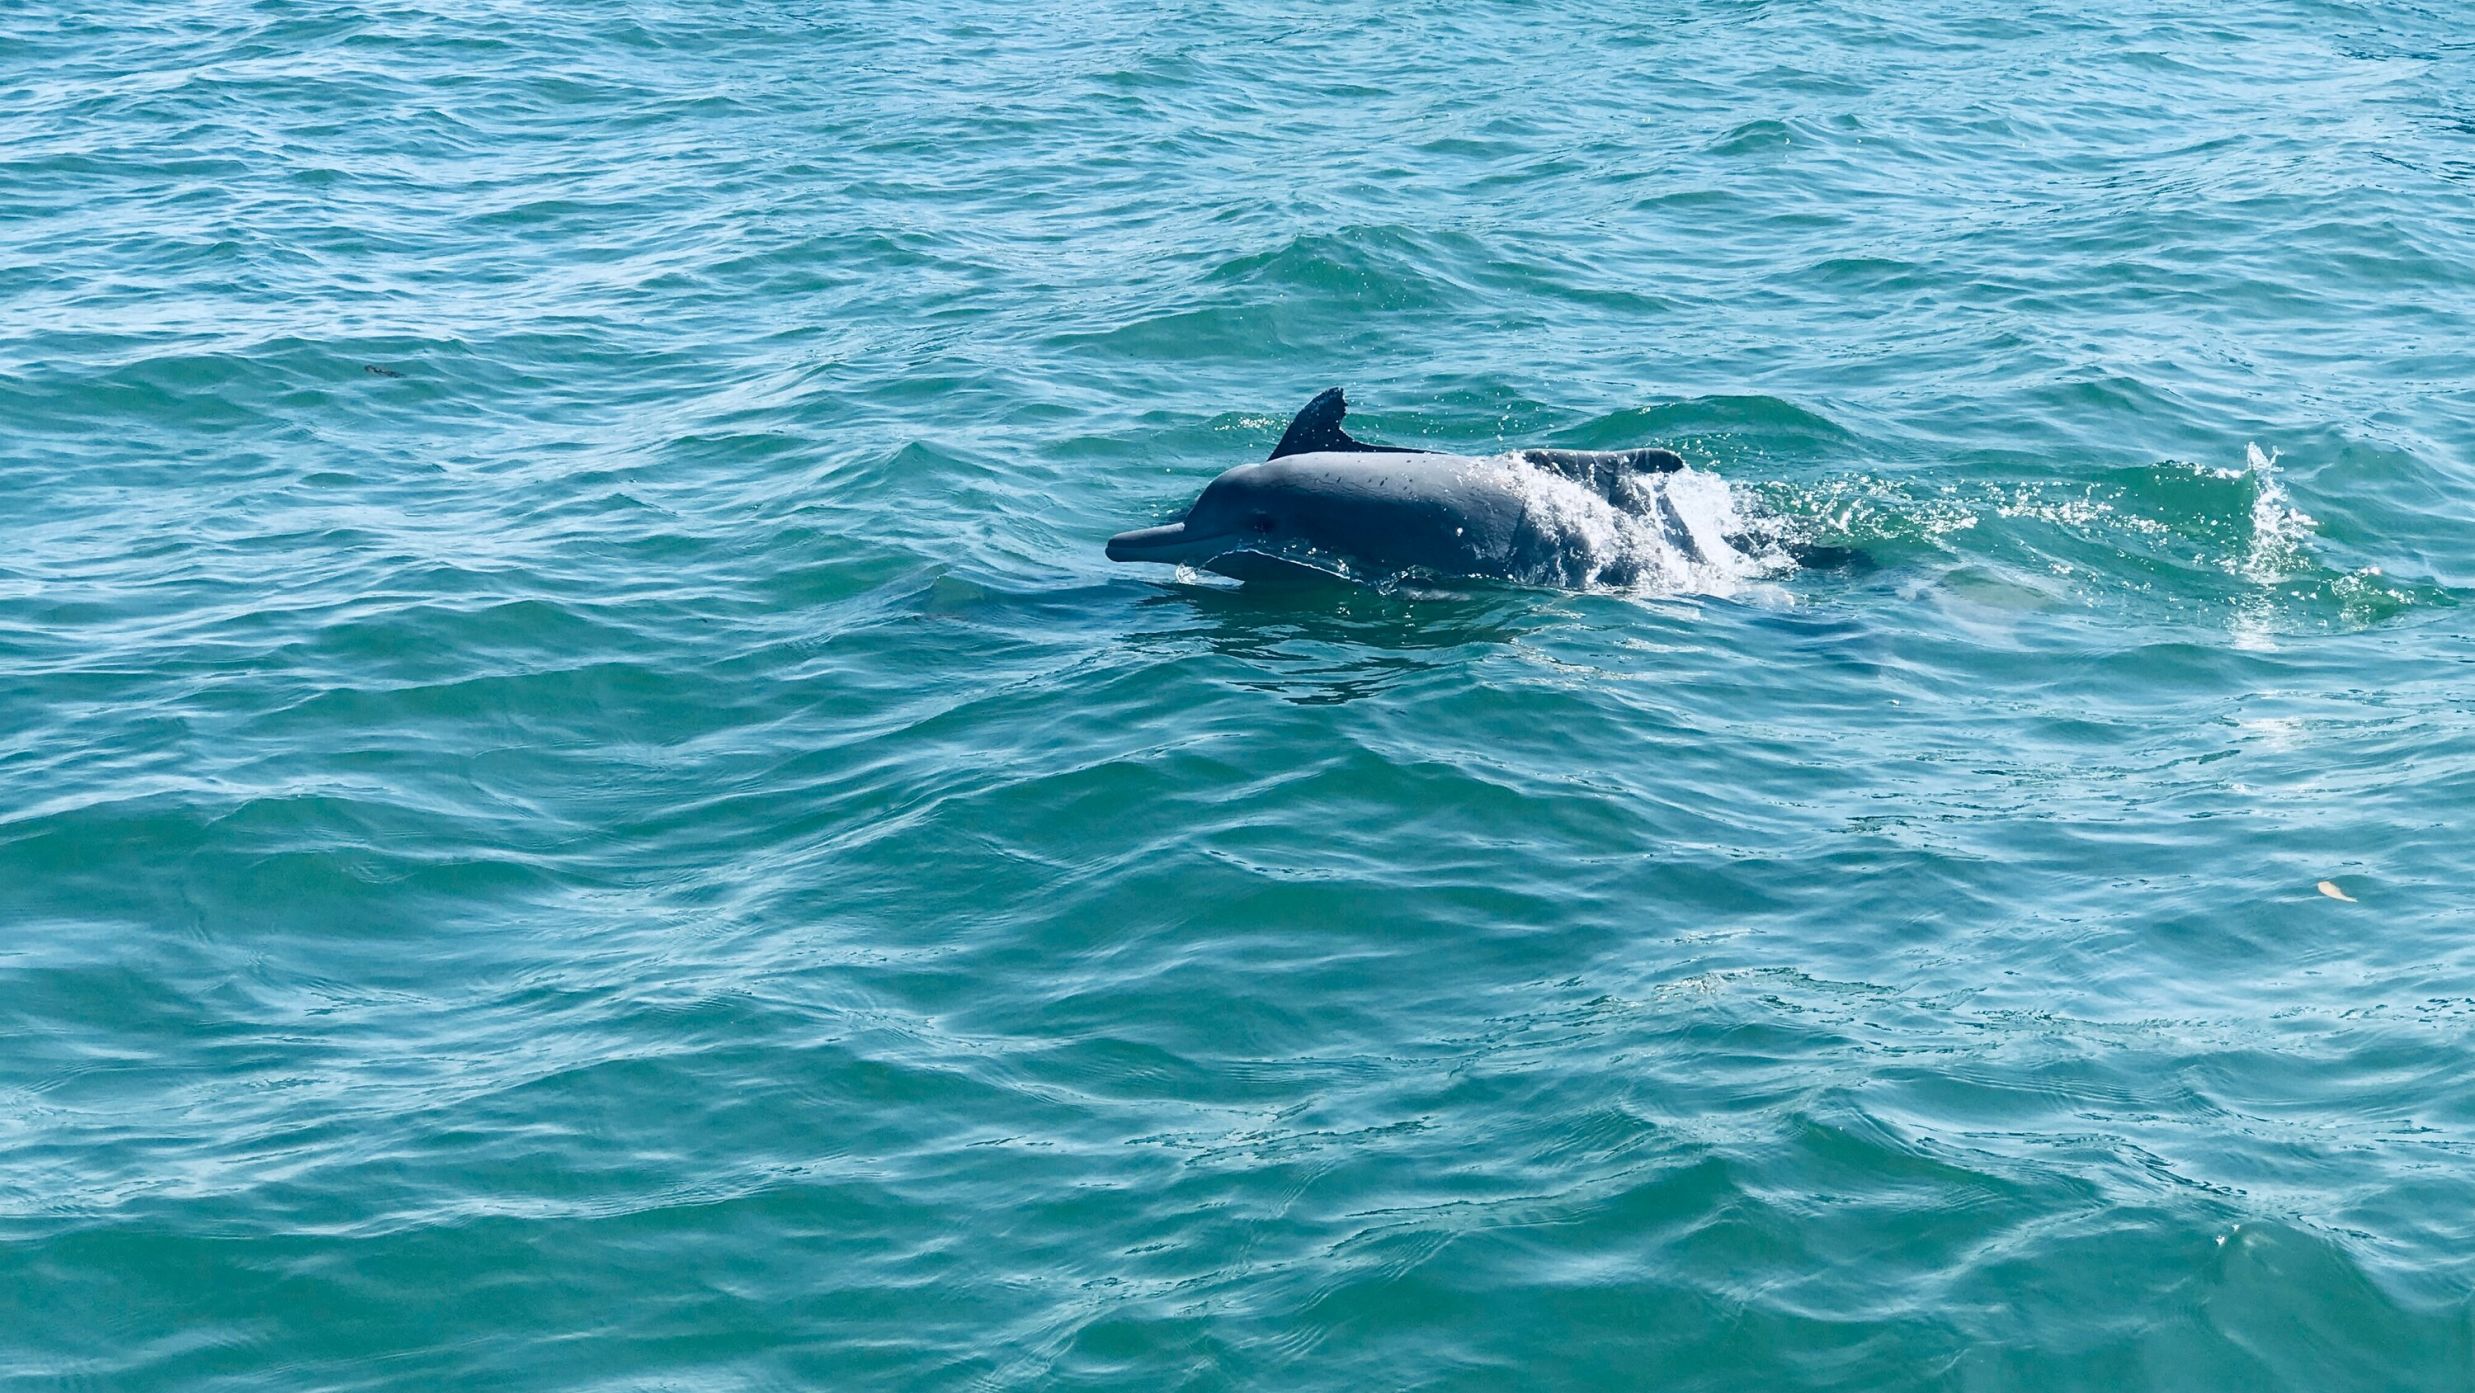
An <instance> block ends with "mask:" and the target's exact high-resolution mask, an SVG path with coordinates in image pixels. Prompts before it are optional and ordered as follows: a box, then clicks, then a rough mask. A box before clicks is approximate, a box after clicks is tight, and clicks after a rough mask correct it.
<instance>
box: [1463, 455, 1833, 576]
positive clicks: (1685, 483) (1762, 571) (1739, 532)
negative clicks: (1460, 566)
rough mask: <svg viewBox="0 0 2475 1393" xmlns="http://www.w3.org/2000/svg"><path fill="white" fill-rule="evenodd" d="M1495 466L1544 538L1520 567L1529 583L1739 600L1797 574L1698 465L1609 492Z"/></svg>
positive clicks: (1525, 551)
mask: <svg viewBox="0 0 2475 1393" xmlns="http://www.w3.org/2000/svg"><path fill="white" fill-rule="evenodd" d="M1487 463H1488V464H1489V465H1490V466H1494V467H1506V466H1509V467H1510V468H1512V469H1513V470H1514V471H1515V477H1516V483H1517V486H1518V487H1519V489H1520V491H1521V494H1522V501H1523V503H1524V505H1525V508H1524V511H1525V512H1526V514H1527V522H1528V524H1529V528H1530V530H1531V531H1532V532H1533V533H1534V536H1532V537H1530V538H1528V539H1526V541H1527V542H1528V545H1526V546H1524V547H1523V548H1522V554H1521V555H1520V556H1518V557H1517V558H1515V565H1516V568H1517V569H1519V570H1521V571H1522V572H1524V574H1523V575H1521V577H1520V578H1521V579H1523V580H1527V581H1531V582H1533V583H1537V584H1547V585H1558V586H1562V587H1565V588H1567V589H1573V590H1619V591H1625V592H1628V593H1633V594H1648V595H1731V594H1735V593H1737V592H1738V591H1740V590H1742V589H1743V588H1744V587H1745V586H1746V585H1747V584H1749V583H1752V582H1755V581H1758V580H1761V579H1763V578H1765V577H1769V576H1774V575H1777V574H1779V573H1781V572H1782V571H1785V570H1789V569H1792V567H1793V564H1794V563H1793V562H1791V561H1790V560H1789V559H1788V558H1787V556H1786V554H1785V553H1784V552H1782V551H1780V550H1778V549H1777V548H1776V547H1775V546H1771V545H1767V544H1766V543H1764V542H1761V541H1759V540H1756V539H1755V538H1754V537H1753V536H1752V535H1750V534H1751V529H1750V528H1749V527H1748V525H1747V519H1746V517H1745V516H1744V511H1743V509H1742V508H1741V507H1740V505H1739V502H1738V499H1737V496H1736V494H1735V492H1734V491H1733V490H1732V489H1730V488H1729V487H1728V484H1727V481H1726V480H1725V479H1722V478H1720V477H1719V476H1718V475H1716V474H1706V473H1703V472H1702V471H1700V470H1697V469H1694V468H1693V467H1691V466H1690V465H1687V466H1686V467H1685V468H1683V469H1680V470H1677V471H1675V472H1674V473H1671V474H1633V475H1627V476H1625V477H1623V478H1621V479H1619V480H1617V481H1616V482H1615V483H1614V484H1613V485H1611V486H1610V487H1609V489H1608V491H1607V492H1606V493H1601V492H1600V491H1599V490H1597V489H1595V488H1593V487H1591V486H1590V485H1587V484H1584V483H1580V482H1577V481H1575V480H1573V479H1569V478H1566V477H1565V476H1563V475H1561V474H1557V473H1555V472H1553V471H1551V470H1546V469H1541V468H1539V467H1537V466H1535V465H1532V464H1530V463H1528V462H1527V461H1525V460H1523V459H1521V458H1520V457H1519V456H1518V455H1506V456H1499V457H1497V458H1496V459H1494V460H1490V461H1487Z"/></svg>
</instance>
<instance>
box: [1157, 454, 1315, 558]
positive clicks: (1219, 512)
mask: <svg viewBox="0 0 2475 1393" xmlns="http://www.w3.org/2000/svg"><path fill="white" fill-rule="evenodd" d="M1287 463H1288V461H1286V460H1273V461H1269V462H1267V463H1264V464H1242V465H1239V466H1238V467H1237V468H1235V469H1232V470H1230V471H1229V472H1228V473H1226V474H1223V475H1221V476H1220V477H1219V478H1217V479H1214V480H1213V481H1212V482H1211V483H1210V484H1209V485H1208V486H1206V487H1205V488H1204V490H1203V494H1202V496H1201V497H1199V498H1197V499H1195V501H1194V506H1193V507H1191V508H1188V509H1187V510H1186V516H1185V517H1184V518H1183V519H1182V520H1180V521H1177V522H1172V523H1169V524H1168V525H1166V526H1163V527H1145V528H1140V529H1137V530H1136V531H1133V532H1120V533H1118V534H1117V535H1116V536H1114V537H1111V538H1109V559H1110V560H1111V561H1158V562H1165V563H1167V564H1169V565H1173V566H1205V565H1209V564H1210V563H1211V561H1212V560H1213V558H1215V557H1220V556H1226V555H1228V554H1229V553H1231V552H1240V551H1252V552H1261V553H1264V554H1267V555H1272V554H1278V553H1280V552H1284V551H1288V550H1291V549H1293V548H1295V547H1297V546H1299V545H1301V544H1303V545H1308V546H1311V545H1313V543H1314V539H1313V537H1312V536H1311V535H1309V529H1308V526H1307V523H1308V521H1309V519H1308V518H1306V517H1305V516H1303V515H1302V511H1301V509H1300V508H1299V507H1298V503H1299V499H1298V495H1297V490H1296V488H1295V486H1294V485H1295V481H1294V480H1292V479H1291V478H1290V477H1289V475H1290V474H1291V473H1292V472H1293V471H1291V470H1289V469H1285V468H1283V467H1282V466H1283V465H1285V464H1287Z"/></svg>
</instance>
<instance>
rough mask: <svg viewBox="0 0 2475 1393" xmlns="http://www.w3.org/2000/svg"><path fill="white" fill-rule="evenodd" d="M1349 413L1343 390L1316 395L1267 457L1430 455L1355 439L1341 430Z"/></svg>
mask: <svg viewBox="0 0 2475 1393" xmlns="http://www.w3.org/2000/svg"><path fill="white" fill-rule="evenodd" d="M1348 414H1349V402H1348V401H1347V400H1346V399H1344V398H1343V397H1342V396H1341V389H1340V388H1338V387H1327V388H1325V389H1324V390H1323V391H1321V392H1318V393H1316V394H1315V399H1314V400H1313V401H1310V402H1308V403H1307V404H1306V409H1305V410H1304V411H1301V412H1299V413H1298V415H1297V419H1296V420H1293V421H1291V422H1290V423H1289V429H1288V430H1287V431H1286V432H1284V433H1283V434H1282V435H1281V438H1280V443H1279V444H1278V445H1275V446H1273V447H1272V453H1271V454H1270V455H1268V456H1266V458H1268V459H1279V458H1280V457H1281V456H1283V455H1312V454H1317V453H1321V452H1325V451H1342V452H1351V451H1354V452H1357V453H1361V454H1385V455H1422V454H1425V453H1427V452H1426V451H1424V450H1409V449H1404V448H1402V447H1401V446H1398V445H1369V444H1367V443H1366V442H1365V441H1363V440H1352V439H1350V438H1349V432H1347V431H1345V430H1342V429H1341V418H1342V417H1343V416H1346V415H1348Z"/></svg>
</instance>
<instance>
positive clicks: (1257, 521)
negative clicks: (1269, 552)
mask: <svg viewBox="0 0 2475 1393" xmlns="http://www.w3.org/2000/svg"><path fill="white" fill-rule="evenodd" d="M1246 525H1247V526H1248V527H1251V528H1253V529H1255V535H1257V536H1266V535H1269V534H1270V532H1271V531H1272V515H1271V514H1270V513H1257V514H1255V515H1254V516H1253V517H1251V518H1248V519H1247V520H1246Z"/></svg>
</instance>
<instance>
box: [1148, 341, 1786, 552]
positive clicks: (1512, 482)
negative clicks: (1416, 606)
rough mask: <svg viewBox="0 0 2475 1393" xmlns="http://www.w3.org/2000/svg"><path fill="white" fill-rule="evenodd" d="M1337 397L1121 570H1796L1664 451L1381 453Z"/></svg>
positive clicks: (1729, 502) (1708, 480)
mask: <svg viewBox="0 0 2475 1393" xmlns="http://www.w3.org/2000/svg"><path fill="white" fill-rule="evenodd" d="M1347 411H1348V403H1347V402H1346V401H1345V400H1344V399H1343V397H1342V395H1341V389H1340V388H1338V387H1334V388H1331V389H1330V390H1328V391H1325V392H1323V393H1322V394H1321V395H1319V396H1317V397H1316V398H1315V399H1314V400H1313V401H1311V402H1308V403H1307V404H1306V409H1305V410H1303V411H1300V412H1299V413H1298V415H1297V419H1296V420H1294V421H1292V422H1290V424H1289V429H1288V431H1287V432H1286V433H1284V434H1283V435H1282V436H1281V441H1280V444H1279V445H1278V446H1276V447H1274V448H1273V451H1272V455H1271V458H1269V459H1268V460H1266V461H1264V462H1263V463H1260V464H1243V465H1239V466H1238V467H1236V468H1235V469H1231V470H1229V471H1228V472H1227V473H1225V474H1222V475H1221V476H1220V477H1219V478H1217V479H1214V480H1213V481H1212V482H1211V483H1210V484H1209V485H1208V486H1206V487H1205V488H1204V490H1203V493H1202V495H1201V496H1200V497H1198V498H1196V499H1195V502H1194V505H1193V506H1192V507H1190V508H1189V509H1187V511H1186V515H1185V517H1184V518H1183V519H1181V520H1179V521H1177V522H1172V523H1169V524H1167V525H1165V526H1161V527H1147V528H1143V529H1140V530H1138V531H1134V532H1124V533H1120V534H1118V535H1117V536H1115V537H1112V538H1110V539H1109V545H1108V554H1109V559H1110V560H1112V561H1154V562H1163V563H1167V564H1171V565H1178V566H1193V567H1198V568H1200V569H1203V570H1208V571H1217V572H1219V573H1221V574H1223V575H1230V576H1235V577H1237V578H1239V579H1241V580H1246V579H1258V578H1262V577H1265V576H1267V575H1271V574H1278V573H1283V572H1294V571H1296V570H1297V569H1298V568H1305V569H1308V570H1312V571H1319V572H1323V573H1326V574H1329V575H1336V576H1342V577H1346V578H1349V579H1354V580H1363V581H1369V582H1372V583H1377V584H1382V583H1388V582H1391V581H1396V580H1400V579H1405V578H1411V577H1432V578H1438V579H1447V578H1461V577H1473V578H1474V577H1490V578H1496V579H1503V580H1513V581H1520V582H1524V583H1528V584H1533V585H1552V586H1559V587H1562V588H1566V589H1574V590H1581V589H1594V588H1613V589H1629V590H1657V591H1668V592H1673V591H1684V590H1700V591H1713V590H1715V591H1725V590H1728V589H1732V588H1733V587H1734V586H1735V585H1736V584H1738V583H1740V582H1743V581H1747V580H1751V579H1755V578H1758V577H1760V576H1763V575H1766V574H1772V573H1775V572H1777V571H1780V570H1784V569H1786V568H1787V567H1788V566H1790V565H1792V564H1793V563H1792V562H1791V561H1790V559H1789V558H1788V556H1787V555H1786V553H1785V552H1783V551H1782V550H1781V549H1780V548H1779V547H1778V546H1777V545H1775V544H1764V543H1761V542H1758V541H1756V540H1754V539H1753V538H1752V537H1751V536H1750V535H1749V529H1748V527H1747V525H1746V519H1745V518H1743V517H1741V516H1740V515H1739V513H1738V509H1737V504H1736V498H1735V495H1734V494H1733V493H1732V492H1730V491H1729V489H1728V487H1727V483H1726V481H1725V480H1723V479H1720V478H1718V477H1717V476H1716V475H1712V474H1705V473H1701V472H1699V471H1696V470H1694V469H1693V468H1692V467H1691V466H1689V465H1687V464H1686V463H1685V462H1684V460H1683V458H1682V457H1681V456H1678V455H1676V454H1675V453H1673V452H1672V451H1668V450H1659V449H1639V450H1516V451H1511V452H1508V453H1505V454H1498V455H1458V454H1445V453H1441V452H1436V451H1425V450H1411V449H1405V448H1402V447H1399V446H1391V445H1370V444H1367V443H1365V442H1363V441H1359V440H1355V439H1352V438H1351V437H1350V435H1349V434H1348V432H1346V431H1344V430H1343V429H1341V418H1342V417H1343V415H1345V414H1346V412H1347Z"/></svg>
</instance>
